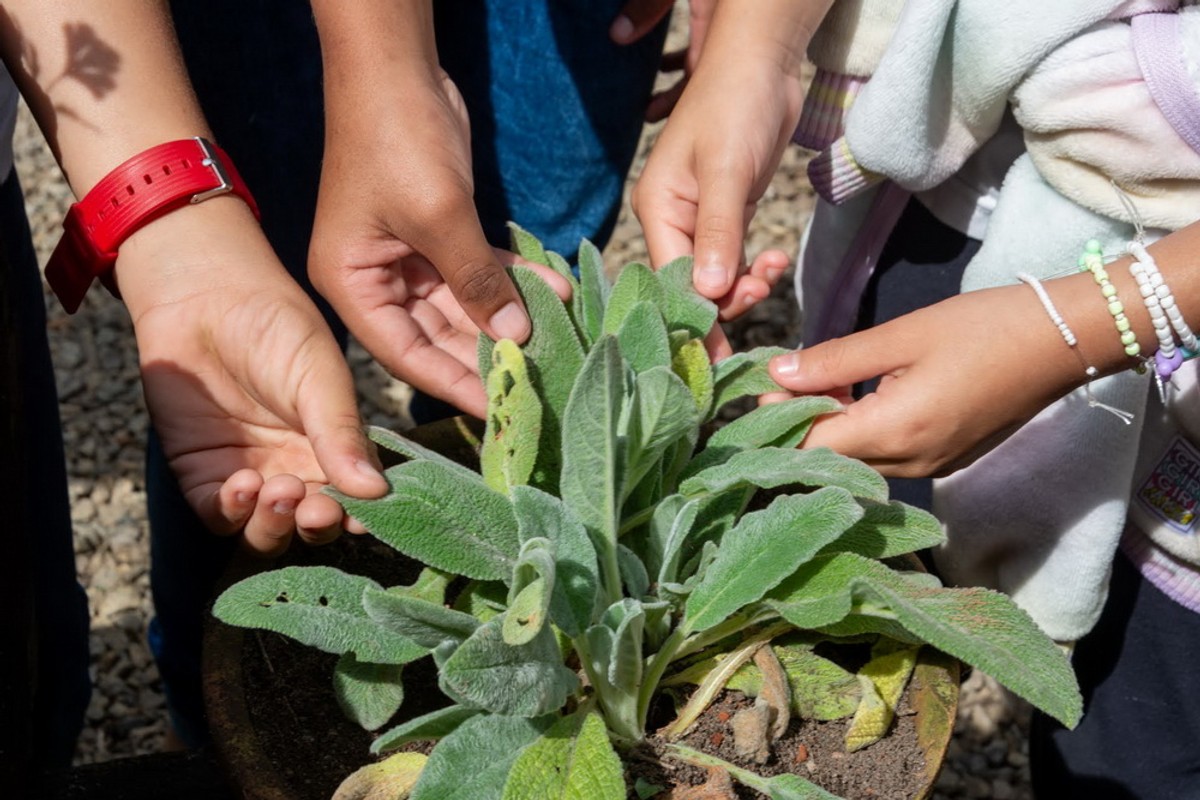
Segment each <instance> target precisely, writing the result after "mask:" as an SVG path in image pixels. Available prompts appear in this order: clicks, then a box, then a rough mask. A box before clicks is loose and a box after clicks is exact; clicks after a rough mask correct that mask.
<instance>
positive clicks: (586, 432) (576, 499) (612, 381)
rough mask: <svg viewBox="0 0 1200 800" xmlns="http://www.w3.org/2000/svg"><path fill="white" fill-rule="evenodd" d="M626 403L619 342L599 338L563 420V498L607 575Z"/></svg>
mask: <svg viewBox="0 0 1200 800" xmlns="http://www.w3.org/2000/svg"><path fill="white" fill-rule="evenodd" d="M624 397H625V368H624V366H623V364H622V363H621V354H620V352H619V351H618V349H617V341H616V339H614V338H613V337H611V336H603V337H601V338H600V341H598V342H596V346H595V347H594V348H592V351H591V352H590V353H588V357H587V361H586V362H585V363H584V366H583V369H582V370H581V371H580V373H579V379H578V380H577V381H576V383H575V388H574V389H572V391H571V401H570V403H569V404H568V406H567V412H566V414H565V415H564V420H565V425H564V428H563V470H562V494H561V496H562V499H563V502H564V503H565V504H566V505H567V506H569V507H570V508H571V509H572V510H573V511H574V512H575V513H576V514H577V515H578V516H579V519H580V521H581V522H583V525H584V527H585V528H586V529H587V532H588V535H589V536H591V538H592V542H593V544H595V546H596V550H597V555H598V556H599V557H600V559H601V564H602V565H606V564H607V565H608V566H607V567H602V568H606V569H609V568H611V567H612V566H615V559H616V553H615V549H614V548H615V547H616V540H617V528H618V514H619V511H620V509H619V502H620V497H621V491H622V487H623V485H624V484H623V477H622V475H623V472H624V464H623V463H622V462H623V452H622V447H621V445H620V442H619V441H618V429H619V425H620V418H621V408H622V404H623V402H624ZM609 558H611V559H612V560H611V561H609V560H608V559H609ZM619 577H620V576H619V575H607V574H606V575H605V576H604V581H605V583H606V585H608V586H610V587H611V586H612V585H613V582H614V581H616V580H619Z"/></svg>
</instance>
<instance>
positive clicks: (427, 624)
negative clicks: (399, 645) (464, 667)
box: [362, 587, 479, 648]
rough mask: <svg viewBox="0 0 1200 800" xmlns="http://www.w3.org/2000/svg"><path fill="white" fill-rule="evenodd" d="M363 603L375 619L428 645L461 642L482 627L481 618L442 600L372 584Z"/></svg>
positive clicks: (427, 646)
mask: <svg viewBox="0 0 1200 800" xmlns="http://www.w3.org/2000/svg"><path fill="white" fill-rule="evenodd" d="M362 605H363V608H364V609H366V611H367V614H368V615H369V616H370V617H371V619H373V620H374V621H375V622H377V623H379V624H380V625H381V626H384V627H386V628H387V629H388V630H392V631H395V632H397V633H399V634H401V635H402V636H406V637H408V638H409V639H412V640H413V641H414V642H417V643H418V644H420V645H421V646H422V647H425V648H434V647H437V646H438V645H439V644H441V643H442V642H445V641H452V642H461V641H463V640H464V639H466V638H467V637H468V636H470V635H471V634H472V633H474V632H475V629H476V628H478V627H479V620H477V619H475V618H474V617H472V616H471V615H470V614H464V613H463V612H461V611H455V610H454V609H451V608H446V607H445V606H444V605H442V604H441V603H431V602H429V601H428V600H422V599H420V598H417V597H413V596H411V595H404V594H398V593H396V592H381V591H379V590H377V589H373V588H371V587H367V588H366V589H365V590H363V596H362Z"/></svg>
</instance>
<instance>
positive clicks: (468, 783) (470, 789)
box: [410, 714, 553, 800]
mask: <svg viewBox="0 0 1200 800" xmlns="http://www.w3.org/2000/svg"><path fill="white" fill-rule="evenodd" d="M552 722H553V719H551V718H542V719H523V718H521V717H506V716H502V715H499V714H481V715H480V716H477V717H473V718H472V719H469V720H467V721H466V722H464V723H462V724H461V725H460V726H459V727H458V729H457V730H455V731H454V732H453V733H451V734H450V735H449V736H447V737H446V738H445V739H442V741H441V742H439V743H438V746H437V747H435V748H433V752H432V753H430V754H429V761H428V762H427V763H426V764H425V769H424V770H422V772H421V777H420V779H419V780H418V781H417V785H416V786H415V787H413V792H412V796H411V798H410V800H488V798H498V797H500V796H501V795H502V793H503V791H504V784H505V782H506V781H507V780H508V773H509V770H510V769H512V765H513V762H514V761H516V760H517V757H518V756H519V755H520V754H521V751H522V750H524V749H525V747H526V746H528V745H529V744H530V743H532V742H533V741H535V740H536V739H537V738H538V737H539V736H541V735H542V733H543V732H544V731H545V730H546V729H547V728H548V727H550V724H551V723H552ZM468 764H469V765H470V767H469V768H467V767H466V766H465V765H468Z"/></svg>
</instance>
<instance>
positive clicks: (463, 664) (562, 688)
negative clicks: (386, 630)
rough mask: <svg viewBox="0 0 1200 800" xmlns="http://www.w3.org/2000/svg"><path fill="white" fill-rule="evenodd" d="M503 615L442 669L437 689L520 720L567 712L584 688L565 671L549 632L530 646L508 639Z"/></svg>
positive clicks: (544, 631) (480, 630)
mask: <svg viewBox="0 0 1200 800" xmlns="http://www.w3.org/2000/svg"><path fill="white" fill-rule="evenodd" d="M503 626H504V615H503V614H502V615H500V616H499V617H497V618H496V619H493V620H491V621H490V622H487V623H484V624H483V625H480V626H479V628H478V629H476V631H475V633H473V634H472V635H471V637H470V638H469V639H467V640H466V641H465V642H463V643H462V644H461V645H460V646H459V647H458V649H457V650H455V651H454V655H452V656H450V658H449V659H448V660H447V661H446V663H445V664H443V665H442V668H441V670H439V674H438V686H439V687H440V688H441V690H442V692H443V693H445V694H446V696H448V697H450V698H451V699H453V700H456V701H457V702H459V703H461V704H463V705H466V706H474V707H477V708H482V709H484V710H487V711H491V712H492V713H493V714H507V715H510V716H518V717H538V716H541V715H543V714H547V713H549V712H551V711H557V710H558V709H560V708H562V706H563V703H565V702H566V701H567V696H568V695H570V694H571V693H572V692H573V691H575V689H576V688H578V685H579V679H578V677H576V675H575V673H574V672H572V671H571V670H569V669H567V668H566V667H565V666H563V663H562V653H561V652H560V651H559V649H558V643H557V642H556V641H555V639H554V634H553V633H551V632H550V628H548V627H547V628H542V631H541V633H539V634H538V635H537V636H536V637H534V639H533V640H532V641H530V642H529V643H527V644H523V645H518V646H515V647H514V646H512V645H508V644H505V642H504V638H503V633H502V630H503Z"/></svg>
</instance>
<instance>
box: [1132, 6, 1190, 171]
mask: <svg viewBox="0 0 1200 800" xmlns="http://www.w3.org/2000/svg"><path fill="white" fill-rule="evenodd" d="M1130 25H1131V26H1132V28H1133V51H1134V53H1135V54H1136V55H1137V60H1138V66H1139V67H1141V70H1142V77H1143V78H1145V80H1146V88H1148V89H1149V90H1150V96H1151V97H1152V98H1154V104H1155V105H1157V106H1158V110H1159V111H1161V112H1162V115H1163V116H1164V117H1165V118H1166V120H1167V122H1169V123H1171V127H1172V128H1174V129H1175V132H1176V133H1178V134H1179V137H1180V138H1181V139H1183V140H1184V141H1185V142H1187V143H1188V146H1189V147H1191V148H1192V149H1193V150H1195V151H1196V152H1197V153H1200V94H1197V93H1196V87H1195V85H1194V84H1193V83H1192V80H1191V77H1190V76H1189V75H1188V70H1187V64H1186V62H1185V61H1184V56H1183V36H1182V34H1181V32H1180V27H1181V22H1180V19H1179V15H1178V14H1173V13H1153V14H1138V15H1137V16H1135V17H1134V18H1133V19H1132V20H1130Z"/></svg>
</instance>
